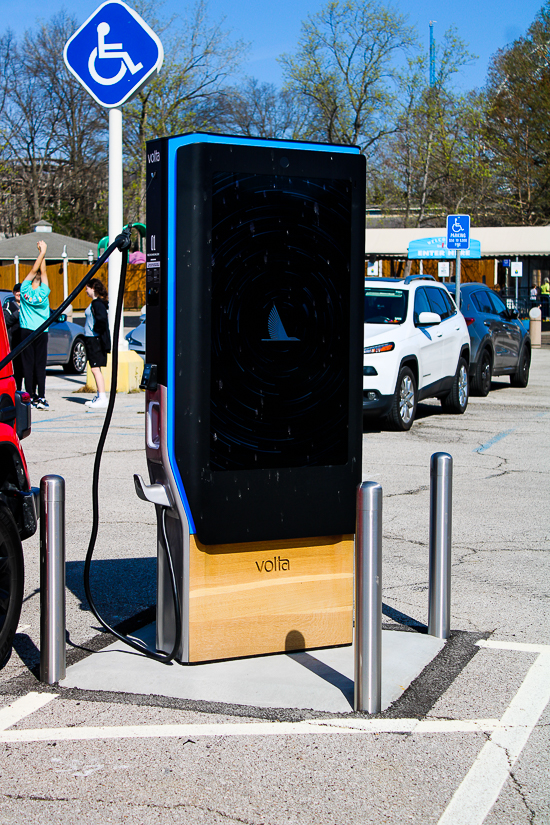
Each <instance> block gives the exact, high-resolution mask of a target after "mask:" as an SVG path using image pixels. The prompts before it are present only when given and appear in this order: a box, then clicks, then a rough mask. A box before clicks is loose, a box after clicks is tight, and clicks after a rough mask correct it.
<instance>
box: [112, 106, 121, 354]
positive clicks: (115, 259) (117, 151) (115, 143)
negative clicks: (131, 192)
mask: <svg viewBox="0 0 550 825" xmlns="http://www.w3.org/2000/svg"><path fill="white" fill-rule="evenodd" d="M122 222H123V208H122V109H121V108H118V107H115V108H113V109H109V242H110V243H112V241H114V239H115V238H116V236H117V235H119V234H120V233H121V232H122ZM121 263H122V255H121V253H120V251H119V250H118V249H116V250H115V251H114V252H113V253H112V254H111V256H110V258H109V329H110V332H111V351H114V349H115V347H116V348H117V349H119V348H120V347H119V341H115V340H114V337H113V332H114V325H115V312H116V302H117V295H118V287H119V283H120V267H121Z"/></svg>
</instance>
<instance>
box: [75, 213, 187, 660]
mask: <svg viewBox="0 0 550 825" xmlns="http://www.w3.org/2000/svg"><path fill="white" fill-rule="evenodd" d="M130 231H131V225H130V226H129V227H128V230H127V244H126V246H120V247H119V248H120V250H121V252H124V250H125V249H127V248H128V247H129V245H130ZM125 232H126V230H125ZM123 234H125V233H123ZM127 257H128V256H127V255H124V254H123V255H122V267H121V271H120V284H119V288H118V296H117V305H116V311H115V323H114V330H113V340H114V341H115V342H117V341H118V334H119V330H120V321H121V318H122V304H123V300H124V284H125V282H126V267H127ZM111 376H112V377H111V392H110V394H109V403H108V405H107V411H106V413H105V421H104V422H103V427H102V429H101V435H100V437H99V442H98V445H97V449H96V454H95V461H94V471H93V476H92V509H93V518H92V532H91V535H90V543H89V545H88V552H87V553H86V562H85V564H84V590H85V592H86V598H87V599H88V602H89V605H90V608H91V610H92V613H93V614H94V616H95V617H96V619H97V620H98V622H99V623H100V624H101V626H102V627H103V628H104V629H105V630H107V631H108V632H109V633H111V634H112V635H113V636H116V638H117V639H120V640H121V641H122V642H124V644H127V645H129V646H130V647H131V648H133V649H134V650H138V651H139V652H140V653H143V654H144V655H145V656H147V657H149V658H150V659H155V660H156V661H157V662H163V663H164V664H168V663H169V662H171V661H172V660H173V659H174V658H175V657H176V654H177V652H178V650H179V647H180V644H181V636H182V624H181V613H180V602H179V596H178V588H177V583H176V574H175V571H174V564H173V561H172V555H171V553H170V548H169V545H168V535H167V531H166V508H165V507H163V508H162V514H161V525H162V538H163V541H162V546H163V550H164V553H165V556H166V561H167V563H168V570H169V573H170V586H171V589H172V599H173V602H174V611H175V619H176V638H175V640H174V646H173V648H172V650H171V652H170V653H166V654H165V653H156V652H154V651H152V650H149V648H147V647H145V645H143V644H141V643H140V642H139V641H136V640H135V639H133V638H131V637H129V636H125V635H124V634H122V633H119V632H118V630H115V629H114V627H111V625H109V624H108V623H107V622H106V621H105V619H103V617H102V616H101V615H100V613H99V611H98V609H97V607H96V605H95V602H94V599H93V596H92V592H91V589H90V566H91V562H92V556H93V554H94V549H95V543H96V539H97V533H98V529H99V470H100V467H101V458H102V455H103V448H104V446H105V440H106V438H107V433H108V432H109V427H110V425H111V418H112V416H113V410H114V406H115V400H116V390H117V376H118V347H117V346H114V347H113V354H112V373H111Z"/></svg>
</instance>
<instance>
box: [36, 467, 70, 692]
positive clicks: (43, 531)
mask: <svg viewBox="0 0 550 825" xmlns="http://www.w3.org/2000/svg"><path fill="white" fill-rule="evenodd" d="M65 653H66V649H65V479H64V478H62V477H61V476H55V475H48V476H44V478H43V479H42V480H41V482H40V680H41V681H42V682H46V683H47V684H49V685H53V684H54V683H55V682H59V680H60V679H64V678H65V664H66V656H65Z"/></svg>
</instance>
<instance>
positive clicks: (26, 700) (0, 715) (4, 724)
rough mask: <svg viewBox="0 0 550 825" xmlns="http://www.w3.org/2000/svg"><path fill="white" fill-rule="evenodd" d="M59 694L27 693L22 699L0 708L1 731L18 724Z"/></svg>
mask: <svg viewBox="0 0 550 825" xmlns="http://www.w3.org/2000/svg"><path fill="white" fill-rule="evenodd" d="M57 695H58V694H57V693H27V695H26V696H22V697H21V699H16V700H15V702H12V703H11V704H9V705H6V707H5V708H2V709H1V710H0V731H3V730H6V728H10V727H11V726H12V725H16V724H17V723H18V722H20V721H21V720H22V719H24V718H25V717H26V716H30V714H31V713H34V712H35V711H37V710H40V708H43V707H44V705H47V704H49V702H51V701H52V699H55V698H56V697H57Z"/></svg>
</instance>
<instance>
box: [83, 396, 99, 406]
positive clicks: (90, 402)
mask: <svg viewBox="0 0 550 825" xmlns="http://www.w3.org/2000/svg"><path fill="white" fill-rule="evenodd" d="M98 398H99V395H94V397H93V398H92V399H91V401H86V402H85V404H86V406H87V407H91V406H92V404H93V403H94V402H95V401H97V399H98Z"/></svg>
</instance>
